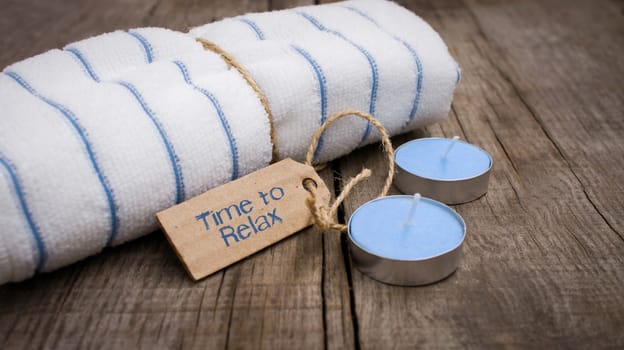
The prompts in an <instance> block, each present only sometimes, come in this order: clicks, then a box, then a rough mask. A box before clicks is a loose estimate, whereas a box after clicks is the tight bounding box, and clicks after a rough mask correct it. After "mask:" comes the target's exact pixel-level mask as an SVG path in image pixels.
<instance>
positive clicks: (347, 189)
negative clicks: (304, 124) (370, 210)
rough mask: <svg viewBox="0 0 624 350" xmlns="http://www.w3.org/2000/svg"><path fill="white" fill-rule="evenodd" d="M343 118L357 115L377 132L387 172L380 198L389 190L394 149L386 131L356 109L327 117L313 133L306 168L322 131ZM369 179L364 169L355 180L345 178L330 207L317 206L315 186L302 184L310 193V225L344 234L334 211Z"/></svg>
mask: <svg viewBox="0 0 624 350" xmlns="http://www.w3.org/2000/svg"><path fill="white" fill-rule="evenodd" d="M347 116H357V117H360V118H362V119H365V120H367V121H368V122H370V123H371V124H372V125H373V126H375V127H376V128H377V130H379V135H380V136H381V144H382V146H383V151H384V154H385V156H386V159H387V160H388V173H387V174H386V182H385V183H384V186H383V189H382V190H381V193H380V194H379V196H378V197H383V196H385V195H386V194H388V191H389V190H390V186H392V179H393V178H394V149H393V148H392V143H391V142H390V135H389V134H388V132H387V131H386V128H384V126H383V125H382V124H381V123H380V122H379V121H378V120H377V119H375V118H374V117H373V116H371V115H370V114H367V113H363V112H360V111H358V110H344V111H342V112H339V113H336V114H334V115H332V116H331V117H329V118H328V119H327V120H326V121H325V122H324V123H323V125H321V127H319V128H318V130H316V132H315V133H314V136H312V142H311V143H310V147H308V153H307V155H306V162H305V164H306V165H309V166H312V160H313V158H314V150H315V149H316V146H317V145H318V142H319V140H320V138H321V135H322V134H323V132H324V131H325V130H326V129H327V128H328V127H329V125H331V124H332V123H333V122H335V121H337V120H338V119H341V118H344V117H347ZM370 176H371V171H370V169H367V168H364V169H362V171H360V173H359V174H357V175H356V176H355V177H353V178H351V179H349V181H348V182H347V183H346V185H344V187H343V189H342V192H340V194H339V195H338V197H337V198H336V200H335V201H334V203H332V204H331V205H330V206H328V204H324V203H321V201H320V200H319V196H318V192H317V189H316V186H313V185H311V184H310V183H309V182H308V183H307V184H306V183H304V185H306V189H307V190H308V191H309V192H310V197H308V199H307V200H306V204H307V206H308V208H309V209H310V212H311V213H312V220H313V222H314V225H315V226H316V227H317V228H319V229H320V230H322V231H327V230H330V229H333V230H338V231H340V232H346V231H347V229H348V227H347V225H344V224H341V223H338V222H336V221H335V220H334V217H335V216H336V213H337V212H338V208H339V207H340V204H342V202H343V201H344V200H345V198H347V196H348V195H349V193H351V190H352V189H353V188H354V187H355V186H356V185H357V184H358V183H360V182H362V181H363V180H365V179H366V178H368V177H370Z"/></svg>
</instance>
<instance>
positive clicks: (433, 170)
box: [394, 137, 492, 204]
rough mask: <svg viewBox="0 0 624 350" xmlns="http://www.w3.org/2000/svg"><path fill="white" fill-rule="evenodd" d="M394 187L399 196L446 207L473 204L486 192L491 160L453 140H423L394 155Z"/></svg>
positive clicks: (486, 154) (412, 142)
mask: <svg viewBox="0 0 624 350" xmlns="http://www.w3.org/2000/svg"><path fill="white" fill-rule="evenodd" d="M394 159H395V163H396V165H397V173H396V175H395V178H394V184H395V185H396V187H397V188H398V189H399V190H400V191H401V192H403V193H421V194H422V195H423V196H425V197H429V198H433V199H436V200H439V201H441V202H444V203H446V204H459V203H466V202H470V201H473V200H475V199H477V198H479V197H481V196H483V195H484V194H485V193H486V192H487V189H488V182H489V178H490V170H491V168H492V157H490V155H489V154H488V153H487V152H486V151H484V150H483V149H481V148H479V147H477V146H474V145H472V144H469V143H466V142H463V141H459V140H457V138H454V139H446V138H437V137H431V138H423V139H417V140H412V141H410V142H407V143H405V144H403V145H402V146H400V147H399V148H398V149H397V150H396V153H395V158H394Z"/></svg>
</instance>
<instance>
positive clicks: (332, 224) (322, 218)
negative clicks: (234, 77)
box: [196, 38, 394, 232]
mask: <svg viewBox="0 0 624 350" xmlns="http://www.w3.org/2000/svg"><path fill="white" fill-rule="evenodd" d="M196 40H197V41H198V42H199V43H201V44H202V46H203V47H204V49H206V50H210V51H212V52H214V53H216V54H218V55H219V56H220V57H221V59H223V61H224V62H225V63H226V64H227V65H228V67H231V68H234V69H236V70H237V71H238V73H239V74H240V75H241V76H242V77H243V79H245V81H246V82H247V84H248V85H249V87H251V89H252V90H253V91H254V92H255V93H256V94H257V96H258V99H259V100H260V103H261V104H262V106H263V107H264V111H265V112H266V114H267V118H268V120H269V133H270V138H271V147H272V159H271V163H274V162H276V161H278V160H279V158H280V157H279V152H278V150H277V143H276V141H275V127H274V125H273V114H272V113H271V108H269V103H268V100H267V98H266V95H265V94H264V93H263V92H262V90H261V89H260V87H259V86H258V84H257V83H256V82H255V80H254V79H253V78H252V77H251V75H250V74H249V72H248V71H247V70H246V69H245V68H244V67H243V66H242V65H241V64H240V63H239V62H238V61H237V60H236V59H235V58H234V57H233V56H232V55H230V54H228V53H227V52H226V51H225V50H223V49H222V48H221V47H219V46H218V45H216V44H215V43H213V42H210V41H208V40H206V39H203V38H196ZM348 116H357V117H360V118H362V119H365V120H367V121H368V122H369V123H371V124H372V125H373V126H375V127H376V128H377V130H378V131H379V135H380V137H381V144H382V146H383V150H384V154H385V156H386V159H387V160H388V173H387V174H386V182H385V184H384V186H383V188H382V190H381V193H380V194H379V195H378V196H377V197H383V196H385V195H386V194H388V191H389V190H390V186H392V179H393V178H394V149H393V148H392V143H391V142H390V135H389V134H388V132H387V131H386V128H385V127H384V126H383V125H382V124H381V123H380V122H379V121H378V120H377V119H375V117H373V116H372V115H370V114H368V113H364V112H361V111H358V110H354V109H347V110H344V111H342V112H338V113H336V114H334V115H332V116H331V117H329V118H328V119H327V120H325V122H324V123H323V124H322V125H321V126H320V127H319V128H318V129H317V130H316V132H315V133H314V135H313V136H312V142H311V143H310V146H309V147H308V153H307V155H306V161H305V164H306V165H308V166H312V161H313V160H314V151H315V150H316V147H317V145H318V143H319V140H320V138H321V135H322V134H323V132H324V131H325V130H326V129H327V128H328V127H329V126H330V125H331V124H332V123H334V122H335V121H337V120H338V119H342V118H344V117H348ZM322 168H323V166H321V167H316V170H319V169H322ZM371 174H372V173H371V170H370V169H368V168H364V169H362V171H360V173H359V174H357V175H356V176H355V177H353V178H351V179H349V181H348V182H347V184H346V185H344V188H343V189H342V192H340V194H339V195H338V197H336V200H335V201H334V203H333V204H331V205H329V203H327V204H325V203H321V202H320V200H319V196H318V193H317V191H316V186H314V185H312V184H310V182H313V181H312V180H311V179H308V180H309V181H307V182H306V181H305V180H304V186H305V187H306V189H307V190H308V192H310V197H308V199H307V200H306V205H307V206H308V208H309V209H310V212H311V213H312V220H313V223H314V226H316V227H317V228H318V229H320V230H321V231H327V230H331V229H333V230H338V231H340V232H346V231H347V229H348V226H347V225H345V224H341V223H339V222H336V221H335V220H334V217H335V216H336V214H337V212H338V208H339V207H340V205H341V204H342V202H343V201H344V200H345V198H347V196H348V195H349V193H351V190H352V189H353V187H355V186H356V185H357V184H358V183H360V182H362V181H363V180H365V179H367V178H368V177H370V176H371Z"/></svg>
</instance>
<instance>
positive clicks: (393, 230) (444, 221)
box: [348, 194, 466, 286]
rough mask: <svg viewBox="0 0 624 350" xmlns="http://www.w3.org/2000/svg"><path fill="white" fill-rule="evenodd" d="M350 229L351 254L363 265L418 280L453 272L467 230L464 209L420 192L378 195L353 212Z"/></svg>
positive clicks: (390, 279) (382, 277)
mask: <svg viewBox="0 0 624 350" xmlns="http://www.w3.org/2000/svg"><path fill="white" fill-rule="evenodd" d="M348 229H349V243H350V245H349V246H350V250H351V257H352V259H353V262H354V265H355V266H356V267H357V268H358V269H359V270H360V271H362V272H364V273H365V274H367V275H369V276H371V277H372V278H374V279H376V280H379V281H382V282H385V283H389V284H397V285H412V286H413V285H422V284H429V283H433V282H436V281H438V280H441V279H443V278H445V277H447V276H448V275H450V274H451V273H453V271H455V270H456V269H457V266H458V264H459V260H460V258H461V248H462V243H463V241H464V237H465V235H466V226H465V224H464V221H463V220H462V218H461V216H459V214H457V213H456V212H455V211H454V210H453V209H451V208H449V207H448V206H446V205H444V204H442V203H440V202H438V201H435V200H433V199H429V198H425V197H421V196H420V195H419V194H416V195H414V196H409V195H398V196H388V197H382V198H378V199H374V200H372V201H370V202H368V203H366V204H364V205H363V206H361V207H360V208H358V209H357V210H356V211H355V212H354V213H353V215H352V216H351V219H350V220H349V225H348Z"/></svg>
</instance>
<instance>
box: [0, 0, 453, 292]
mask: <svg viewBox="0 0 624 350" xmlns="http://www.w3.org/2000/svg"><path fill="white" fill-rule="evenodd" d="M197 37H201V38H204V39H206V40H209V41H212V42H214V43H216V44H217V45H219V46H220V47H221V48H223V49H225V50H226V51H227V52H228V53H230V54H231V55H232V56H233V57H235V58H236V59H237V60H238V61H239V62H240V63H241V65H242V66H244V67H245V68H246V69H247V70H248V71H249V73H250V75H251V76H252V77H253V78H254V80H255V81H256V82H257V83H258V85H259V86H260V88H261V89H262V91H263V92H264V93H265V94H266V96H267V99H268V102H269V106H270V109H271V111H272V113H273V116H274V127H275V131H276V139H275V141H276V146H277V148H278V150H279V152H280V155H281V157H282V158H285V157H292V158H295V159H299V160H301V159H302V158H303V157H304V154H305V150H306V148H307V147H308V145H309V143H310V140H311V137H312V134H313V133H314V131H316V129H317V128H318V127H319V126H320V124H321V123H322V122H323V121H324V120H325V119H326V118H328V117H329V116H330V115H331V114H333V113H335V112H339V111H341V110H343V109H347V108H353V109H359V110H362V111H365V112H369V113H371V114H373V115H374V116H375V117H377V118H378V119H379V120H380V121H381V122H382V123H383V124H384V125H385V126H386V127H387V128H388V130H389V132H390V133H391V134H397V133H401V132H405V131H408V130H412V129H414V128H417V127H420V126H423V125H426V124H428V123H431V122H435V121H438V120H440V119H442V118H444V117H445V116H446V114H447V113H448V109H449V107H450V103H451V100H452V94H453V91H454V88H455V86H456V84H457V82H458V80H459V69H458V67H457V64H456V63H455V61H454V60H453V58H452V57H451V56H450V55H449V53H448V50H447V48H446V46H445V45H444V43H443V42H442V40H441V39H440V37H439V36H438V35H437V33H436V32H435V31H434V30H433V29H431V27H429V26H428V25H427V24H426V23H425V22H424V21H422V20H421V19H420V18H418V17H417V16H415V15H414V14H413V13H411V12H409V11H407V10H405V9H403V8H402V7H400V6H398V5H396V4H394V3H391V2H387V1H385V0H354V1H347V2H342V3H335V4H330V5H321V6H313V7H302V8H296V9H291V10H286V11H278V12H269V13H259V14H248V15H245V16H240V17H236V18H231V19H225V20H222V21H219V22H216V23H211V24H207V25H204V26H201V27H197V28H195V29H193V30H191V32H190V33H189V34H183V33H178V32H173V31H170V30H167V29H161V28H140V29H134V30H130V31H128V32H124V31H117V32H113V33H108V34H103V35H100V36H97V37H93V38H90V39H86V40H83V41H80V42H76V43H72V44H69V45H68V46H66V47H65V48H64V49H62V50H51V51H48V52H46V53H44V54H41V55H38V56H35V57H31V58H29V59H26V60H24V61H21V62H18V63H15V64H13V65H10V66H8V67H6V68H5V69H4V71H3V73H2V74H0V111H2V115H0V211H1V212H2V215H1V216H0V283H4V282H7V281H19V280H23V279H25V278H28V277H30V276H32V275H33V274H34V273H36V272H41V271H50V270H54V269H56V268H58V267H61V266H64V265H67V264H69V263H72V262H74V261H77V260H80V259H82V258H84V257H87V256H89V255H92V254H95V253H97V252H99V251H100V250H101V249H103V248H104V247H106V246H110V245H116V244H120V243H122V242H125V241H128V240H130V239H133V238H136V237H138V236H141V235H144V234H146V233H149V232H152V231H154V230H155V229H156V222H155V220H154V214H155V213H156V212H158V211H160V210H163V209H165V208H167V207H169V206H171V205H174V204H176V203H179V202H180V201H183V200H184V199H186V198H190V197H193V196H195V195H197V194H200V193H202V192H203V191H206V190H207V189H210V188H212V187H215V186H217V185H220V184H223V183H225V182H228V181H230V180H232V179H235V178H238V177H240V176H243V175H245V174H248V173H250V172H252V171H254V170H256V169H259V168H262V167H264V166H267V165H268V164H269V162H270V160H271V147H272V145H271V139H270V132H269V130H270V126H269V122H268V116H267V114H266V112H265V110H264V108H263V106H262V105H261V103H260V101H259V99H258V96H257V95H256V93H255V92H254V91H253V90H252V89H251V87H250V86H249V85H248V84H247V83H246V82H245V80H244V79H243V78H242V77H241V76H240V75H239V74H238V73H237V71H236V70H234V69H231V68H229V67H228V66H227V65H226V64H225V63H224V61H223V60H222V59H221V57H220V56H219V55H217V54H214V53H212V52H210V51H207V50H204V49H203V48H202V46H201V45H200V44H199V43H198V42H197V41H196V40H195V38H197ZM376 140H378V135H377V133H376V131H375V130H373V129H372V128H370V126H369V125H367V123H366V122H364V121H362V120H359V119H356V118H347V119H346V120H341V121H340V122H337V123H336V126H335V127H332V128H330V129H329V130H328V131H327V132H326V134H325V135H323V138H322V142H321V144H320V146H319V148H318V149H317V154H316V159H317V161H326V160H331V159H334V158H336V157H339V156H341V155H344V154H347V153H349V152H351V151H352V150H354V149H355V148H357V147H359V146H361V145H364V144H366V143H370V142H374V141H376Z"/></svg>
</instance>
